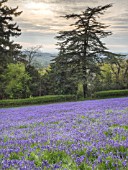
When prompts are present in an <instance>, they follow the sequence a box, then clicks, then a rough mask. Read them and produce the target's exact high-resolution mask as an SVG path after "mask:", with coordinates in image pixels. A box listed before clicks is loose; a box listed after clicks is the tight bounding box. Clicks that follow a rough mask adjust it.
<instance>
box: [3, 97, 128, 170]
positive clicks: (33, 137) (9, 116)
mask: <svg viewBox="0 0 128 170" xmlns="http://www.w3.org/2000/svg"><path fill="white" fill-rule="evenodd" d="M127 160H128V97H126V98H116V99H104V100H91V101H82V102H69V103H60V104H48V105H42V106H28V107H19V108H6V109H0V169H1V170H55V169H58V170H128V162H127Z"/></svg>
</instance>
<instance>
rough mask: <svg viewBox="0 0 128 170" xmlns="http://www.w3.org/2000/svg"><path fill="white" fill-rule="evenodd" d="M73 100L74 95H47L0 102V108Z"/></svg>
mask: <svg viewBox="0 0 128 170" xmlns="http://www.w3.org/2000/svg"><path fill="white" fill-rule="evenodd" d="M75 100H76V96H75V95H48V96H41V97H32V98H26V99H9V100H0V107H10V106H22V105H33V104H46V103H55V102H64V101H75Z"/></svg>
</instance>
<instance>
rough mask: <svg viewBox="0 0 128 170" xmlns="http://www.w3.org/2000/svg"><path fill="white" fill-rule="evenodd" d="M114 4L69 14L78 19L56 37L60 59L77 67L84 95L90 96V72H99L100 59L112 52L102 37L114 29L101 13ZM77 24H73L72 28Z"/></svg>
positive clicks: (66, 16) (68, 17) (69, 17)
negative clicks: (101, 20)
mask: <svg viewBox="0 0 128 170" xmlns="http://www.w3.org/2000/svg"><path fill="white" fill-rule="evenodd" d="M111 6H112V5H111V4H108V5H105V6H98V7H95V8H89V7H88V8H87V9H86V10H85V11H84V12H82V13H81V14H70V15H65V16H64V18H66V19H74V20H75V23H74V24H72V25H71V30H69V31H61V32H59V35H58V36H57V37H56V38H57V39H58V40H59V42H58V46H59V47H60V48H59V50H60V53H59V55H58V57H57V58H56V61H59V62H63V63H67V65H69V67H70V68H71V69H72V70H75V74H76V77H77V79H78V81H81V82H82V84H83V96H84V97H86V96H87V91H88V75H90V73H91V74H92V73H94V74H95V73H97V72H99V67H98V65H99V63H101V62H102V57H103V55H108V53H109V52H108V50H107V48H106V46H105V44H104V43H103V42H102V41H101V39H102V38H105V37H107V36H109V35H111V34H112V33H111V32H110V31H107V30H106V28H107V27H108V26H106V25H105V24H103V23H101V22H99V21H98V18H99V16H100V15H103V14H104V12H105V11H106V10H107V9H108V8H110V7H111ZM72 27H73V28H72Z"/></svg>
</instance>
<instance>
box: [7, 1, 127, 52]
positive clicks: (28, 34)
mask: <svg viewBox="0 0 128 170" xmlns="http://www.w3.org/2000/svg"><path fill="white" fill-rule="evenodd" d="M106 3H107V4H109V3H113V7H111V8H109V9H108V10H107V11H106V12H105V15H104V16H101V17H102V18H101V21H102V22H103V23H105V24H106V25H110V27H109V30H111V31H112V33H113V35H111V36H109V37H108V38H106V39H105V40H104V42H105V43H106V45H107V47H108V48H109V49H110V51H113V52H128V0H107V1H106V0H8V5H9V6H11V7H16V6H18V7H19V10H21V11H23V13H22V14H21V15H20V16H19V17H17V18H15V21H16V22H17V23H18V25H19V26H20V28H21V30H22V35H21V36H20V37H18V38H17V39H16V40H15V41H17V42H18V43H20V44H21V45H22V46H23V48H28V47H31V46H35V45H42V46H43V51H44V52H52V53H54V52H56V51H57V50H56V48H57V46H56V45H55V44H56V39H55V38H54V37H55V36H56V35H57V33H58V32H59V31H62V30H64V29H68V25H69V24H71V21H68V22H67V20H65V19H62V18H60V16H62V15H65V14H70V13H80V12H81V11H84V10H85V9H86V7H88V6H89V7H96V6H99V5H106Z"/></svg>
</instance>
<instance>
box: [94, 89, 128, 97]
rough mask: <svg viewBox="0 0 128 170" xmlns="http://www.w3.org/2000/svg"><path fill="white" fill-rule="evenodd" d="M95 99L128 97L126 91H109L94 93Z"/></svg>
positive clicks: (127, 91)
mask: <svg viewBox="0 0 128 170" xmlns="http://www.w3.org/2000/svg"><path fill="white" fill-rule="evenodd" d="M94 96H95V97H96V98H108V97H123V96H128V90H109V91H99V92H95V94H94Z"/></svg>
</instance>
